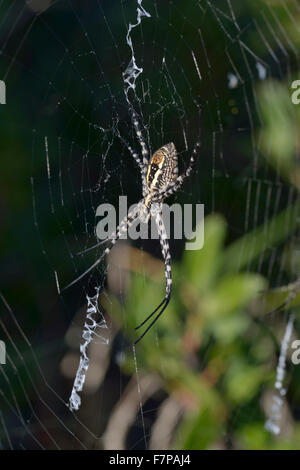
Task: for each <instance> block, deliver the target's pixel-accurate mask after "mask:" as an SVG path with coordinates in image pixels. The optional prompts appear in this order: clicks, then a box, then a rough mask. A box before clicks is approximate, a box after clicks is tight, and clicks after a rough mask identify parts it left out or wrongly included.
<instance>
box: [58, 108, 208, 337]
mask: <svg viewBox="0 0 300 470" xmlns="http://www.w3.org/2000/svg"><path fill="white" fill-rule="evenodd" d="M131 111H132V121H133V126H134V129H135V133H136V136H137V139H138V141H139V143H140V146H141V153H142V158H140V156H139V154H138V153H137V152H135V150H134V149H133V148H132V147H131V146H130V145H129V143H128V142H127V141H126V140H125V139H124V138H123V137H121V135H120V134H118V137H119V138H120V140H121V141H122V142H123V144H125V146H126V147H127V149H128V151H129V152H130V153H131V155H132V157H133V158H134V160H135V161H136V163H137V164H138V166H139V169H140V173H141V178H142V187H143V198H142V199H141V200H140V202H138V203H137V204H136V205H135V206H134V208H133V209H132V210H131V211H129V212H128V214H127V216H126V217H124V219H123V220H122V221H121V223H120V224H119V226H118V227H117V229H116V231H115V232H114V233H112V235H111V236H110V237H109V239H106V240H102V241H101V242H100V243H97V244H96V245H94V246H92V247H91V248H88V249H87V250H84V251H82V252H80V253H79V254H82V253H85V252H87V251H90V250H92V249H94V248H96V247H98V246H99V245H101V244H102V243H105V242H108V241H109V246H108V247H107V248H106V249H105V250H104V252H103V253H102V255H101V256H100V258H98V259H97V261H96V262H95V263H94V264H92V265H91V266H90V267H89V268H88V269H87V270H86V271H85V272H84V273H83V274H81V275H80V276H79V277H78V278H77V279H75V280H74V281H73V282H71V283H70V284H69V285H68V286H67V287H65V288H64V289H66V288H68V287H70V286H71V285H73V284H75V283H76V282H78V281H79V280H80V279H82V278H83V277H84V276H86V275H87V274H88V273H89V272H90V271H92V270H93V269H94V268H95V267H96V266H97V265H98V264H99V263H100V262H101V261H102V259H103V257H104V256H105V255H108V253H109V252H110V251H111V249H112V248H113V246H114V245H115V244H116V242H117V240H118V239H119V238H120V235H121V234H122V233H124V232H126V231H127V229H128V227H130V226H131V225H132V224H133V223H134V221H136V220H137V219H139V220H140V221H141V222H144V223H147V222H148V221H149V219H150V217H153V218H154V220H155V223H156V226H157V230H158V235H159V240H160V245H161V251H162V256H163V258H164V263H165V279H166V293H165V297H164V299H163V300H162V302H161V303H160V304H159V305H158V307H157V308H156V309H155V310H154V311H153V312H152V313H151V314H150V315H148V316H147V317H146V319H145V320H144V321H143V322H142V323H141V324H140V325H138V326H137V327H136V330H137V329H139V328H140V327H142V326H143V325H145V324H146V323H147V322H148V321H149V320H150V319H151V318H153V316H154V315H155V314H156V316H155V317H154V319H152V321H151V322H150V324H149V325H148V326H147V327H146V329H145V330H144V332H143V333H142V335H141V336H140V337H139V338H138V340H137V341H136V342H135V344H136V343H138V342H139V341H140V340H141V339H142V338H143V337H144V336H145V334H146V333H147V332H148V331H149V330H150V328H151V327H152V326H153V325H154V323H155V322H156V321H157V320H158V318H159V317H160V316H161V314H162V313H163V312H164V310H165V309H166V307H167V305H168V303H169V301H170V297H171V290H172V271H171V255H170V249H169V242H168V237H167V233H166V229H165V226H164V222H163V217H162V204H163V201H164V199H165V198H167V197H168V196H170V195H171V194H173V193H175V192H176V191H177V190H178V189H179V188H180V187H181V185H182V183H183V182H184V180H185V179H186V178H187V177H188V176H189V175H190V173H191V171H192V168H193V164H194V161H195V157H196V155H197V152H198V148H199V146H200V142H197V143H196V145H195V147H194V150H193V153H192V155H191V158H190V161H189V165H188V167H187V169H186V171H185V172H184V174H182V175H179V176H178V158H177V151H176V148H175V145H174V143H173V142H170V143H169V144H166V145H164V146H163V147H161V148H160V149H158V150H157V151H156V152H155V153H154V154H153V155H152V156H151V158H150V161H149V151H148V149H147V145H146V143H145V140H144V138H143V136H142V132H141V129H140V125H139V122H138V116H137V114H136V112H135V111H134V109H133V108H131Z"/></svg>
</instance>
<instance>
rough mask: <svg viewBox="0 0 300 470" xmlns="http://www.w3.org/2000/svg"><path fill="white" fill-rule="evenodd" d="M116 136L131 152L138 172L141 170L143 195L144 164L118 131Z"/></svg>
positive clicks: (144, 190)
mask: <svg viewBox="0 0 300 470" xmlns="http://www.w3.org/2000/svg"><path fill="white" fill-rule="evenodd" d="M118 137H119V139H120V140H121V142H123V144H124V145H125V146H126V147H127V149H128V150H129V152H130V153H131V155H132V157H133V158H134V160H135V161H136V163H137V164H138V166H139V169H140V172H141V177H142V185H143V196H145V195H146V192H147V191H146V188H147V184H146V170H145V164H144V163H143V162H142V161H141V159H140V157H139V155H138V153H137V152H135V151H134V149H133V148H132V147H131V145H130V144H129V143H128V142H127V140H126V139H124V137H122V136H121V135H120V134H119V133H118Z"/></svg>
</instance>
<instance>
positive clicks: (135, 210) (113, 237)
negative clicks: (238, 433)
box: [61, 204, 139, 292]
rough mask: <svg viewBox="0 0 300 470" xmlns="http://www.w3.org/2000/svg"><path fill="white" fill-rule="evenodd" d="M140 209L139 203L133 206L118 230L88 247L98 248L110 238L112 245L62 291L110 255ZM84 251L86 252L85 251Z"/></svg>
mask: <svg viewBox="0 0 300 470" xmlns="http://www.w3.org/2000/svg"><path fill="white" fill-rule="evenodd" d="M138 211H139V204H137V205H136V206H135V207H134V208H133V210H132V211H131V212H129V213H128V214H127V215H126V217H124V219H123V220H122V221H121V223H120V224H119V226H118V227H117V229H116V231H115V232H114V233H113V234H112V235H111V237H110V238H106V239H105V240H103V241H101V242H100V243H98V244H97V245H94V246H93V247H91V248H88V249H87V250H86V251H89V250H92V249H93V248H96V247H97V246H98V245H101V244H102V243H104V242H106V241H108V240H110V245H109V246H108V247H107V248H105V250H104V252H103V253H102V254H101V256H100V258H98V259H97V261H95V263H93V264H92V265H91V266H90V267H89V268H88V269H87V270H86V271H84V272H83V273H82V274H80V276H78V277H77V278H76V279H74V281H72V282H70V284H68V285H67V286H65V287H64V288H63V289H61V292H63V291H65V290H67V289H69V287H71V286H73V285H74V284H76V283H77V282H78V281H80V280H81V279H82V278H84V277H85V276H86V275H87V274H88V273H90V272H91V271H92V270H93V269H94V268H96V266H98V264H99V263H100V262H101V261H102V260H103V258H104V256H105V255H108V254H109V253H110V251H111V250H112V248H113V247H114V246H115V244H116V243H117V241H118V239H119V238H120V236H121V234H122V233H124V232H125V231H126V230H127V227H130V226H131V225H132V224H133V222H134V220H135V219H136V217H137V214H138ZM82 253H84V251H83V252H82Z"/></svg>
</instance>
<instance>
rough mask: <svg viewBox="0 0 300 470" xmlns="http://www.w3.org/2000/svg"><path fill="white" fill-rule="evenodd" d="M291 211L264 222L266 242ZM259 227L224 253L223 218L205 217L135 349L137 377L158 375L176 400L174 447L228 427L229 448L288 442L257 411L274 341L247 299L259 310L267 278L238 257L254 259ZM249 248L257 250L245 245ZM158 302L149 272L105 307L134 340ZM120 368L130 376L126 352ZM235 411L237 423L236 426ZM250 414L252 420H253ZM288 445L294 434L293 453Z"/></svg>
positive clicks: (219, 438)
mask: <svg viewBox="0 0 300 470" xmlns="http://www.w3.org/2000/svg"><path fill="white" fill-rule="evenodd" d="M292 210H294V208H293V207H290V208H289V209H287V210H285V211H284V212H283V213H281V214H279V215H278V216H276V218H274V219H273V220H272V221H271V222H270V224H271V226H272V230H271V231H270V234H269V236H270V239H269V241H270V243H271V244H272V243H274V244H275V243H278V242H280V241H282V240H283V239H284V238H285V236H286V227H285V230H281V228H282V220H284V218H285V217H287V216H288V212H289V211H292ZM292 229H293V228H292V227H291V230H292ZM261 231H262V228H258V229H257V230H256V231H254V232H253V233H248V234H247V235H245V236H243V237H242V238H241V239H240V240H237V241H236V242H234V243H233V244H231V245H229V246H227V247H225V246H224V242H225V238H226V232H227V226H226V222H225V220H224V218H223V217H221V216H220V215H211V216H208V217H206V219H205V243H204V247H203V249H201V250H198V251H186V252H185V253H184V255H183V257H182V260H181V262H176V263H174V265H173V275H174V290H173V295H172V298H171V302H170V304H169V306H168V308H167V310H166V311H165V312H164V314H163V315H162V317H161V318H160V319H159V321H158V322H157V323H156V325H155V327H154V328H152V329H151V330H150V331H149V332H148V333H147V334H146V336H145V337H144V338H143V339H142V341H141V342H140V343H138V345H137V346H136V348H137V350H138V356H137V357H138V367H139V369H140V372H139V373H140V374H141V373H143V374H144V373H149V372H151V373H155V374H158V376H159V377H160V379H161V380H162V383H163V387H164V389H165V391H166V392H168V393H169V394H171V395H173V397H176V399H178V400H179V402H181V404H182V406H183V408H184V410H185V412H184V416H183V419H182V422H181V425H180V428H179V430H178V433H177V439H176V443H175V448H181V449H183V448H184V449H205V448H211V447H215V446H218V444H219V445H220V446H222V444H221V443H222V442H223V441H224V438H226V432H227V430H228V429H229V426H231V433H230V435H231V438H232V439H234V441H235V442H234V443H233V444H232V445H234V447H239V446H241V447H243V448H256V449H258V448H275V447H278V446H279V447H280V446H286V445H287V444H286V442H285V440H284V439H282V440H279V441H278V440H276V439H274V438H273V437H272V436H270V434H269V433H268V432H267V431H264V419H265V416H264V413H263V412H262V410H261V409H260V406H259V403H260V400H261V397H262V396H263V395H264V393H265V392H266V390H268V389H271V388H272V386H273V384H274V378H275V370H276V367H274V366H275V364H276V355H275V352H276V348H275V347H274V343H273V341H272V339H271V337H266V334H265V330H264V329H263V328H261V326H260V324H259V322H257V321H256V317H257V316H259V315H260V314H262V313H263V312H262V311H261V312H257V311H256V308H254V307H253V305H256V304H254V300H255V299H258V298H260V299H261V301H260V303H259V305H260V308H262V305H263V300H264V295H267V294H264V292H265V291H266V288H267V281H266V280H265V279H264V278H263V277H262V276H261V275H259V274H257V273H254V272H247V271H245V270H243V268H244V265H245V262H243V258H241V255H243V254H244V253H245V252H246V253H248V257H247V262H249V261H250V262H251V257H252V258H255V257H256V256H257V255H258V254H259V253H260V252H261V251H262V250H263V249H264V247H263V244H261V243H257V239H259V234H260V232H261ZM252 244H255V245H256V246H257V247H258V248H257V249H255V250H253V249H251V246H252ZM249 258H250V259H249ZM233 261H234V262H233ZM238 261H240V269H238V264H239V263H238ZM244 261H245V260H244ZM162 269H163V268H162ZM145 274H146V276H147V272H146V273H145ZM163 296H164V282H163V280H162V282H160V283H159V284H158V283H157V282H154V281H153V280H152V279H151V278H150V276H149V277H148V276H147V277H146V279H145V277H144V275H142V274H132V275H131V283H130V288H129V291H128V293H127V298H126V302H125V306H124V305H122V306H121V305H120V303H119V301H118V300H117V299H114V301H113V305H112V312H113V314H116V315H117V318H118V320H119V322H120V324H124V323H123V322H124V318H126V323H127V328H128V329H127V332H128V334H129V335H130V336H131V340H134V339H135V338H134V337H133V331H134V327H135V326H136V325H137V324H139V323H140V322H142V321H143V319H144V317H145V316H146V314H148V313H149V312H151V310H153V307H154V306H155V305H158V304H159V303H160V300H161V299H162V298H163ZM124 310H125V311H124ZM158 346H159V347H158ZM124 370H125V371H126V372H127V373H128V374H133V373H134V371H135V364H134V360H133V357H132V355H131V354H129V355H128V357H127V359H126V361H125V363H124ZM237 408H238V409H239V413H240V416H241V417H242V418H241V417H240V418H239V419H238V420H236V421H235V419H234V417H235V413H236V410H237ZM250 409H251V414H250V415H249V410H250ZM243 410H244V411H245V414H243ZM247 410H248V413H247ZM254 417H255V419H256V420H257V424H253V418H254ZM248 419H249V422H248ZM254 421H255V420H254ZM256 430H257V432H256ZM232 431H233V432H232ZM295 432H296V431H295ZM297 432H300V428H299V430H298V431H297ZM295 443H296V435H295V442H294V444H292V443H291V442H290V445H291V448H293V446H295V445H296V444H295ZM294 448H295V447H294Z"/></svg>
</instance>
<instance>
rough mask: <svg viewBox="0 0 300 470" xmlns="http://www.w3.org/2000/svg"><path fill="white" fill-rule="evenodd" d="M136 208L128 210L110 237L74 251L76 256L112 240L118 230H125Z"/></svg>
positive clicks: (134, 215)
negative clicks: (76, 251)
mask: <svg viewBox="0 0 300 470" xmlns="http://www.w3.org/2000/svg"><path fill="white" fill-rule="evenodd" d="M136 213H137V210H136V209H135V208H134V209H133V210H132V211H131V212H129V213H128V214H127V215H126V216H125V217H124V219H123V220H122V221H121V222H120V224H119V226H118V227H117V230H116V232H113V233H112V234H111V236H110V237H107V238H105V239H104V240H101V241H100V242H98V243H96V244H95V245H93V246H90V247H89V248H86V249H85V250H82V251H79V252H78V253H76V255H77V256H79V255H83V254H84V253H88V252H89V251H92V250H94V249H95V248H98V246H101V245H103V244H104V243H107V242H108V241H109V240H112V239H114V238H116V234H117V233H118V231H120V232H121V233H122V232H124V231H125V229H126V227H127V224H128V223H130V222H131V219H133V218H135V217H136Z"/></svg>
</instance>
